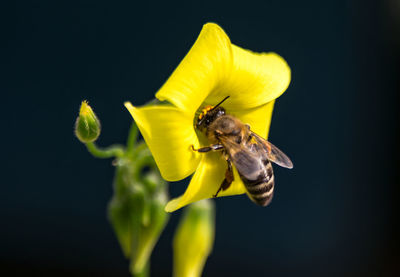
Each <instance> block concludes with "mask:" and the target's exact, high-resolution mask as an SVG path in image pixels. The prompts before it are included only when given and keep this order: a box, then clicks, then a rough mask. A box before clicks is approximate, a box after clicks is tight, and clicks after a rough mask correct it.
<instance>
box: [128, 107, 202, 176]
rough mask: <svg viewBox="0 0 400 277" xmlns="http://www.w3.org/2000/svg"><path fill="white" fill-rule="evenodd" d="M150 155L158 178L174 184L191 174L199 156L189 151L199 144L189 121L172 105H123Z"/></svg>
mask: <svg viewBox="0 0 400 277" xmlns="http://www.w3.org/2000/svg"><path fill="white" fill-rule="evenodd" d="M125 107H126V108H127V109H128V110H129V112H130V113H131V115H132V117H133V119H134V120H135V121H136V124H137V125H138V127H139V130H140V132H141V133H142V135H143V138H144V140H145V141H146V143H147V145H148V146H149V148H150V151H151V153H152V154H153V157H154V160H155V161H156V163H157V166H158V168H159V169H160V172H161V175H162V177H163V178H164V179H165V180H167V181H178V180H181V179H183V178H185V177H187V176H189V175H190V174H192V173H193V172H194V171H195V170H196V168H197V165H198V164H199V162H200V159H201V155H200V154H199V153H196V152H193V151H192V150H191V149H190V146H191V145H194V146H195V147H198V145H199V142H198V139H197V135H196V133H195V131H194V128H193V118H192V117H191V116H188V115H187V114H185V113H183V112H182V111H181V110H179V109H178V108H176V107H173V106H147V107H141V108H136V107H134V106H132V104H131V103H129V102H127V103H125Z"/></svg>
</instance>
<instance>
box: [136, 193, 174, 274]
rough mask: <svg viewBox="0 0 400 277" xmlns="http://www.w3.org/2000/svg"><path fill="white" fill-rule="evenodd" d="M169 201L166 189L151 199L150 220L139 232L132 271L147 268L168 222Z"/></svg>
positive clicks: (140, 270)
mask: <svg viewBox="0 0 400 277" xmlns="http://www.w3.org/2000/svg"><path fill="white" fill-rule="evenodd" d="M167 201H168V196H167V192H166V190H162V191H160V192H159V193H157V194H156V195H154V196H153V198H152V199H151V200H150V220H149V222H148V224H147V225H142V227H141V228H140V232H139V237H140V240H139V241H138V245H137V247H136V248H135V249H134V250H135V251H133V253H132V256H131V272H132V274H134V275H135V274H138V273H140V272H142V271H143V270H144V269H145V266H146V264H147V263H148V261H149V259H150V255H151V253H152V252H153V248H154V246H155V245H156V243H157V241H158V239H159V237H160V235H161V232H162V231H163V230H164V227H165V225H166V223H167V222H168V218H169V214H168V213H166V212H165V211H164V207H165V204H166V203H167Z"/></svg>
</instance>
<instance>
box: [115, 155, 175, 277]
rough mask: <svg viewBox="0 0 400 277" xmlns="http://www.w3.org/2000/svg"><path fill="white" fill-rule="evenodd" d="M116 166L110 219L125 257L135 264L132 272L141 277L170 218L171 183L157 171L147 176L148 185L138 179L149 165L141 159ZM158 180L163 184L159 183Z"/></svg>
mask: <svg viewBox="0 0 400 277" xmlns="http://www.w3.org/2000/svg"><path fill="white" fill-rule="evenodd" d="M116 164H117V169H116V170H117V171H116V177H115V179H114V189H115V194H114V196H113V199H112V201H111V202H110V205H109V210H108V211H109V220H110V222H111V224H112V226H113V228H114V231H115V233H116V235H117V238H118V241H119V243H120V245H121V248H122V250H123V252H124V255H125V257H126V258H128V259H130V261H131V264H130V269H131V272H132V273H133V274H134V276H141V275H140V274H142V273H143V272H145V271H147V270H148V264H149V259H150V256H151V253H152V251H153V248H154V246H155V244H156V242H157V241H158V238H159V237H160V235H161V232H162V231H163V230H164V227H165V225H166V223H167V221H168V218H169V214H168V213H166V212H165V211H164V207H165V204H166V203H167V201H168V192H167V184H166V182H165V181H164V180H163V179H161V177H160V176H159V173H158V172H156V171H154V169H151V170H150V171H149V172H147V174H146V175H145V176H147V177H146V180H147V181H146V182H148V183H149V185H148V186H147V185H145V182H144V180H143V179H141V178H140V179H137V177H140V176H136V173H135V172H137V171H139V172H140V170H139V169H140V168H142V167H143V166H144V165H145V164H140V163H138V160H137V159H135V160H133V161H132V160H129V159H126V158H122V159H118V163H116ZM136 167H139V168H136ZM135 168H136V169H135ZM135 176H136V178H135ZM157 176H158V177H157ZM157 180H160V183H158V184H156V181H157Z"/></svg>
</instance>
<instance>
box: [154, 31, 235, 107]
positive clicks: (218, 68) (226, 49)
mask: <svg viewBox="0 0 400 277" xmlns="http://www.w3.org/2000/svg"><path fill="white" fill-rule="evenodd" d="M231 56H232V53H231V43H230V41H229V38H228V36H227V35H226V34H225V32H224V31H223V30H222V29H221V27H219V26H218V25H217V24H214V23H208V24H205V25H204V26H203V29H202V30H201V33H200V35H199V37H198V38H197V40H196V42H195V43H194V45H193V46H192V48H191V49H190V51H189V53H188V54H187V55H186V57H185V58H184V59H183V60H182V62H181V63H180V64H179V66H178V67H177V68H176V69H175V71H174V72H173V73H172V75H171V76H170V77H169V79H168V80H167V82H166V83H165V84H164V85H163V86H162V87H161V89H160V90H159V91H158V92H157V94H156V97H157V98H158V99H159V100H161V101H164V100H168V101H169V102H170V103H172V104H174V105H175V106H176V107H179V108H181V109H182V110H184V111H186V112H188V113H192V114H194V112H195V111H196V110H197V109H198V107H199V106H200V105H201V103H203V101H204V99H205V98H206V97H207V96H208V94H209V93H210V92H211V91H212V90H214V89H215V87H217V86H218V85H219V83H220V82H221V81H222V80H225V79H226V77H227V76H228V75H229V71H230V68H231V65H232V59H231Z"/></svg>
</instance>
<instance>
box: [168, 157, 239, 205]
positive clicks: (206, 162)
mask: <svg viewBox="0 0 400 277" xmlns="http://www.w3.org/2000/svg"><path fill="white" fill-rule="evenodd" d="M226 168H227V163H226V161H225V160H224V159H223V157H222V155H221V154H220V153H216V152H214V153H211V152H210V153H203V158H202V160H201V162H200V165H199V167H198V168H197V170H196V173H195V174H194V175H193V178H192V180H191V181H190V184H189V186H188V188H187V189H186V191H185V193H184V194H183V195H182V196H180V197H178V198H174V199H172V200H171V201H169V202H168V204H167V206H166V207H165V211H166V212H173V211H175V210H177V209H180V208H182V207H183V206H186V205H188V204H190V203H193V202H195V201H199V200H201V199H206V198H212V197H213V195H215V193H216V192H217V190H218V188H219V187H220V185H221V183H222V181H223V180H224V178H225V171H226ZM234 178H235V180H234V181H233V182H232V184H231V186H230V187H229V188H228V189H227V190H225V191H221V192H220V193H219V194H218V197H220V196H228V195H237V194H243V193H245V192H246V190H245V187H244V185H243V183H242V181H241V180H240V177H239V175H238V174H237V172H236V169H234Z"/></svg>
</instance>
